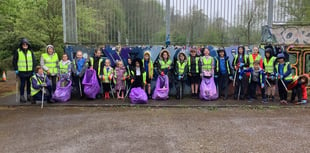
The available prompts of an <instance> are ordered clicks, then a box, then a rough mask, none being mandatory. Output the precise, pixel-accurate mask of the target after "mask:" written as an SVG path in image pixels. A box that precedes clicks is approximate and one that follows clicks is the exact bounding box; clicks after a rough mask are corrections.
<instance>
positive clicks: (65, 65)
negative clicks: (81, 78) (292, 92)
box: [59, 62, 71, 74]
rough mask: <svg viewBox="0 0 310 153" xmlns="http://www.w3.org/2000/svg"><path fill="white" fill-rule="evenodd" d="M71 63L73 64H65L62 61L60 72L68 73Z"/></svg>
mask: <svg viewBox="0 0 310 153" xmlns="http://www.w3.org/2000/svg"><path fill="white" fill-rule="evenodd" d="M70 64H71V62H66V63H65V64H63V63H62V62H59V71H60V74H64V73H68V72H69V65H70Z"/></svg>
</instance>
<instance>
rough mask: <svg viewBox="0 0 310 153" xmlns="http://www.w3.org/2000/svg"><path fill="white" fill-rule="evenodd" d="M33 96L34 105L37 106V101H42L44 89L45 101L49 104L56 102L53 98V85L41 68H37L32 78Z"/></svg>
mask: <svg viewBox="0 0 310 153" xmlns="http://www.w3.org/2000/svg"><path fill="white" fill-rule="evenodd" d="M30 80H31V96H32V101H31V103H32V104H36V101H41V100H42V94H43V88H44V100H46V101H47V102H48V103H52V102H54V101H53V100H52V99H51V97H52V85H51V81H50V80H49V79H48V77H47V76H46V74H44V73H43V68H42V67H41V66H37V67H36V73H35V74H34V75H33V76H32V77H31V79H30Z"/></svg>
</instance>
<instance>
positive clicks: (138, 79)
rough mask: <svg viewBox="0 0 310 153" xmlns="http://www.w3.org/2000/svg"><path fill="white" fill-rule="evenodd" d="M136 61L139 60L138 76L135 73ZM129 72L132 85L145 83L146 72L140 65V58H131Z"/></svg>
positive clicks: (137, 85) (140, 85)
mask: <svg viewBox="0 0 310 153" xmlns="http://www.w3.org/2000/svg"><path fill="white" fill-rule="evenodd" d="M136 62H139V65H140V77H138V76H137V74H136V72H137V68H136ZM131 74H132V75H133V76H131V77H132V79H134V83H133V87H143V85H145V84H146V73H145V70H144V68H143V66H142V60H141V59H140V58H137V59H135V60H133V62H132V70H131Z"/></svg>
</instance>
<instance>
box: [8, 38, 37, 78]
mask: <svg viewBox="0 0 310 153" xmlns="http://www.w3.org/2000/svg"><path fill="white" fill-rule="evenodd" d="M24 43H26V44H28V49H27V50H23V47H22V45H23V44H24ZM18 50H20V51H23V52H24V54H25V55H26V53H27V52H31V55H32V70H31V71H24V72H18V75H19V77H31V76H32V74H33V72H34V70H35V67H36V60H35V56H34V54H33V52H32V51H31V44H30V43H29V41H28V40H27V39H26V38H23V39H22V40H21V41H20V44H19V47H18V49H17V50H16V51H15V52H14V55H13V61H12V64H13V68H14V70H15V71H17V70H18V59H19V57H18Z"/></svg>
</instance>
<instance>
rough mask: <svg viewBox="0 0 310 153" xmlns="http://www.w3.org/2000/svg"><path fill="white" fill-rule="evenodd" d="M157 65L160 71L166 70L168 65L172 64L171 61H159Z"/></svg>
mask: <svg viewBox="0 0 310 153" xmlns="http://www.w3.org/2000/svg"><path fill="white" fill-rule="evenodd" d="M159 63H160V69H166V68H168V67H170V65H171V64H172V61H171V60H170V59H168V61H167V62H165V61H164V60H159Z"/></svg>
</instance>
